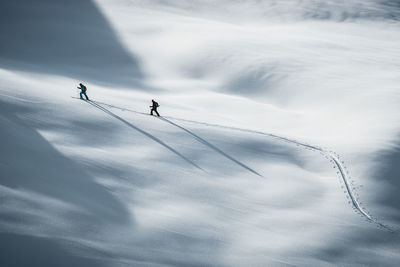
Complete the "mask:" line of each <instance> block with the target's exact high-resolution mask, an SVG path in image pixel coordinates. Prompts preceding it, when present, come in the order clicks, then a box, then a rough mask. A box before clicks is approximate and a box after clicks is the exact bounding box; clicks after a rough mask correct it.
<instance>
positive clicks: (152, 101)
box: [150, 99, 160, 117]
mask: <svg viewBox="0 0 400 267" xmlns="http://www.w3.org/2000/svg"><path fill="white" fill-rule="evenodd" d="M151 103H152V104H153V105H152V106H150V107H151V111H150V115H153V111H154V112H155V113H156V114H157V116H158V117H160V114H158V111H157V108H158V107H159V106H160V105H159V104H158V103H157V102H156V101H154V99H152V100H151Z"/></svg>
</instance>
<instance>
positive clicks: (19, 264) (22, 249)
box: [0, 233, 104, 267]
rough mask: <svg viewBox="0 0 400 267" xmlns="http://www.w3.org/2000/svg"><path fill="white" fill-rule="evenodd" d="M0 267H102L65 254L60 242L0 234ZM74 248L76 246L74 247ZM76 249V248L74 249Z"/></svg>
mask: <svg viewBox="0 0 400 267" xmlns="http://www.w3.org/2000/svg"><path fill="white" fill-rule="evenodd" d="M0 240H1V242H0V251H1V253H0V266H7V267H26V266H43V267H50V266H59V267H71V266H85V267H92V266H93V267H97V266H104V264H103V263H102V262H101V261H100V260H95V259H89V258H85V257H81V256H78V255H74V254H72V253H71V252H67V251H66V250H65V249H64V248H63V247H62V245H60V244H61V243H63V242H62V241H60V240H57V241H54V240H51V239H48V238H40V237H34V236H26V235H18V234H9V233H8V234H5V233H1V234H0ZM74 246H75V248H76V244H75V245H74ZM76 249H78V248H76Z"/></svg>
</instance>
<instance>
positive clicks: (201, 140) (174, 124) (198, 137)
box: [160, 117, 263, 177]
mask: <svg viewBox="0 0 400 267" xmlns="http://www.w3.org/2000/svg"><path fill="white" fill-rule="evenodd" d="M160 119H161V120H163V121H165V122H167V123H169V124H171V125H173V126H175V127H177V128H179V129H181V130H183V131H185V132H187V133H188V134H190V135H191V136H193V137H194V138H195V139H196V140H197V141H199V142H200V143H202V144H204V145H205V146H207V147H209V148H211V149H212V150H214V151H216V152H218V153H219V154H221V155H222V156H224V157H225V158H227V159H229V160H231V161H233V162H234V163H236V164H237V165H239V166H241V167H242V168H244V169H246V170H248V171H250V172H252V173H254V174H255V175H257V176H260V177H263V176H262V175H261V174H259V173H258V172H256V171H255V170H253V169H252V168H250V167H249V166H247V165H246V164H244V163H242V162H240V161H239V160H237V159H235V158H234V157H232V156H230V155H228V154H227V153H225V152H224V151H222V150H221V149H219V148H218V147H216V146H214V145H213V144H211V143H209V142H207V141H206V140H204V139H203V138H201V137H200V136H198V135H196V134H195V133H193V132H192V131H189V130H188V129H186V128H184V127H182V126H180V125H178V124H176V123H173V122H172V121H170V120H168V119H166V118H163V117H160Z"/></svg>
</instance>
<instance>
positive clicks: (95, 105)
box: [86, 101, 204, 171]
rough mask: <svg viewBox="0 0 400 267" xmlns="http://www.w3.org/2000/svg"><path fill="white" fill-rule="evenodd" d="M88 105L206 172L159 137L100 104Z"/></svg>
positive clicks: (91, 103)
mask: <svg viewBox="0 0 400 267" xmlns="http://www.w3.org/2000/svg"><path fill="white" fill-rule="evenodd" d="M86 102H87V103H89V104H90V105H92V106H93V107H95V108H98V109H100V110H101V111H103V112H104V113H107V114H108V115H110V116H111V117H114V118H115V119H117V120H119V121H121V122H123V123H124V124H125V125H127V126H129V127H130V128H132V129H134V130H136V131H138V132H139V133H141V134H143V135H145V136H147V137H149V138H150V139H152V140H154V141H155V142H157V143H159V144H160V145H162V146H163V147H165V148H167V149H168V150H169V151H171V152H173V153H174V154H176V155H177V156H179V157H180V158H182V159H183V160H184V161H186V162H187V163H189V164H190V165H192V166H194V167H196V168H197V169H200V170H202V171H204V170H203V169H202V168H201V167H199V166H198V165H197V164H196V163H194V162H193V161H191V160H190V159H188V158H187V157H185V156H184V155H182V154H181V153H179V152H178V151H176V150H175V149H174V148H172V147H170V146H169V145H167V144H166V143H164V142H163V141H161V140H160V139H158V138H157V137H155V136H153V135H151V134H149V133H148V132H146V131H144V130H142V129H140V128H139V127H136V126H135V125H133V124H132V123H130V122H128V121H126V120H124V119H123V118H121V117H119V116H117V115H115V114H114V113H112V112H111V111H109V110H108V109H106V108H104V107H102V106H100V105H99V104H96V103H93V102H91V101H86Z"/></svg>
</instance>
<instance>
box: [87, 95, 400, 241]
mask: <svg viewBox="0 0 400 267" xmlns="http://www.w3.org/2000/svg"><path fill="white" fill-rule="evenodd" d="M93 102H95V103H97V104H99V105H105V106H108V107H110V108H115V109H119V110H122V111H128V112H133V113H137V114H142V115H149V114H147V113H143V112H138V111H135V110H131V109H127V108H121V107H117V106H113V105H110V104H107V103H103V102H98V101H93ZM163 118H166V119H170V120H175V121H182V122H187V123H194V124H201V125H204V126H208V127H216V128H222V129H229V130H235V131H241V132H247V133H253V134H260V135H264V136H269V137H273V138H276V139H279V140H281V141H284V142H288V143H291V144H294V145H297V146H301V147H303V148H306V149H310V150H314V151H316V152H319V153H321V155H323V156H324V157H325V158H327V159H329V160H330V161H331V162H332V163H333V164H334V168H337V169H338V174H339V175H340V178H341V180H342V181H343V184H344V187H345V189H346V193H347V195H348V197H349V198H350V202H351V204H352V207H353V208H354V209H355V210H356V211H357V212H358V213H359V214H360V215H361V216H363V217H365V218H366V219H367V221H369V222H371V223H374V224H375V225H377V226H378V227H380V228H383V229H385V230H387V231H389V232H392V233H394V232H395V231H394V230H393V229H392V228H391V227H389V226H387V225H385V224H383V223H381V222H379V221H378V220H377V219H376V218H374V217H373V216H371V215H370V214H369V213H368V212H367V211H366V209H365V208H364V207H362V206H361V204H360V202H359V201H358V197H356V194H355V192H354V190H353V189H352V187H351V184H350V179H349V177H348V174H347V171H345V166H344V162H343V161H341V160H340V158H339V155H338V154H337V153H335V152H334V151H330V150H326V149H324V148H322V147H319V146H315V145H311V144H307V143H304V142H301V141H297V140H295V139H291V138H287V137H283V136H280V135H277V134H272V133H266V132H261V131H256V130H250V129H244V128H238V127H232V126H225V125H219V124H212V123H206V122H200V121H194V120H187V119H181V118H175V117H169V116H163Z"/></svg>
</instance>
